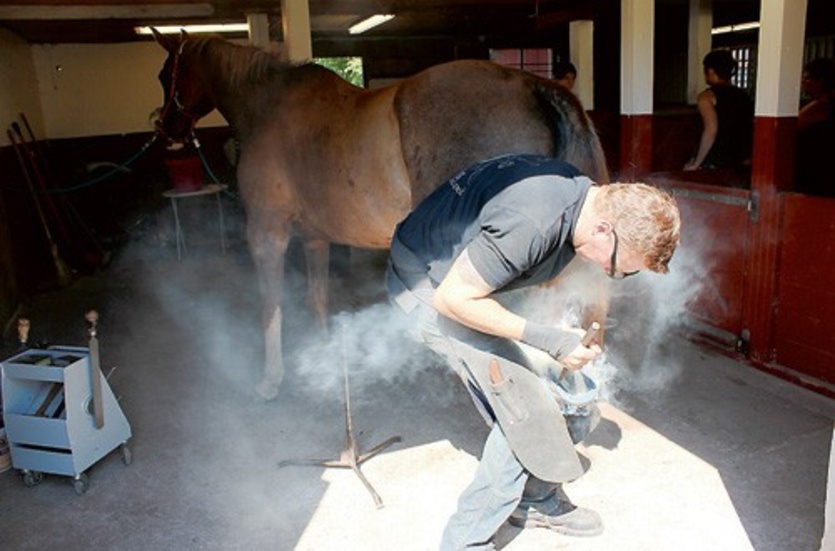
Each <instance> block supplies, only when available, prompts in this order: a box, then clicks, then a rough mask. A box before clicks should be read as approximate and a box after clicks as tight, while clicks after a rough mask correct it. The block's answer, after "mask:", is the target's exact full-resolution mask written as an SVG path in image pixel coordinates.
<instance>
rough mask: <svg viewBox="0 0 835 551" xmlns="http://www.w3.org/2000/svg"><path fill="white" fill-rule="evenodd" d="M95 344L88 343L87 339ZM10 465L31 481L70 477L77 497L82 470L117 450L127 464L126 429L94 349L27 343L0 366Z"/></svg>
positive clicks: (83, 484) (84, 484)
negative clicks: (47, 476)
mask: <svg viewBox="0 0 835 551" xmlns="http://www.w3.org/2000/svg"><path fill="white" fill-rule="evenodd" d="M91 342H93V341H91ZM0 366H2V376H3V384H2V393H3V407H4V413H3V417H4V421H5V425H6V436H7V440H8V443H9V448H10V451H11V456H12V467H13V468H15V469H18V470H20V471H22V474H23V482H24V484H26V485H27V486H36V485H38V484H39V483H40V482H41V481H42V480H43V475H44V473H48V474H57V475H65V476H72V477H73V487H74V488H75V491H76V493H77V494H79V495H81V494H83V493H84V492H86V491H87V488H88V487H89V478H88V475H87V474H86V473H85V471H86V470H87V469H88V468H89V467H90V466H91V465H93V464H94V463H96V462H97V461H99V460H100V459H102V458H103V457H104V456H105V455H107V454H109V453H110V452H112V451H113V450H115V449H116V448H121V452H122V461H123V462H124V463H125V465H129V464H130V461H131V451H130V446H129V440H130V437H131V429H130V425H129V424H128V421H127V419H126V418H125V415H124V414H123V413H122V410H121V408H120V407H119V404H118V402H117V401H116V398H115V397H114V395H113V392H112V390H111V389H110V386H109V385H108V383H107V380H106V378H105V377H104V376H103V375H102V373H101V371H100V370H99V369H98V347H97V345H96V346H95V347H93V349H92V353H91V348H87V347H69V346H52V347H49V348H46V349H43V350H39V349H29V350H26V351H25V352H21V353H20V354H17V355H16V356H13V357H11V358H9V359H8V360H6V361H4V362H2V364H0Z"/></svg>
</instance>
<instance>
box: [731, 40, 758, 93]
mask: <svg viewBox="0 0 835 551" xmlns="http://www.w3.org/2000/svg"><path fill="white" fill-rule="evenodd" d="M731 55H733V56H734V59H735V60H736V63H737V67H736V74H735V75H734V76H733V77H732V78H731V84H733V85H734V86H738V87H739V88H742V89H743V90H745V91H747V92H748V93H749V94H751V96H753V95H754V86H755V85H756V83H757V47H756V46H736V47H734V48H731Z"/></svg>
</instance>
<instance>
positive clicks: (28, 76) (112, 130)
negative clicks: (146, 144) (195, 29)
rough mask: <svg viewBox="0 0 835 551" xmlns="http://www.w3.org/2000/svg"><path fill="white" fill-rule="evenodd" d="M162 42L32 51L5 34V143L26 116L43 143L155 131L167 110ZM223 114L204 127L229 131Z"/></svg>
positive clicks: (1, 82)
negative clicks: (155, 118) (155, 116)
mask: <svg viewBox="0 0 835 551" xmlns="http://www.w3.org/2000/svg"><path fill="white" fill-rule="evenodd" d="M165 56H166V53H165V51H164V50H163V49H162V48H161V47H160V46H159V45H158V44H157V43H156V42H152V41H149V42H137V43H126V44H44V45H40V44H39V45H32V46H30V45H29V44H27V43H26V42H24V41H23V40H22V39H20V38H19V37H17V35H15V34H13V33H11V32H8V31H5V30H3V29H0V123H1V124H2V125H3V130H4V132H3V133H2V135H0V144H3V145H5V144H7V143H8V139H7V137H6V135H5V129H6V128H8V127H9V125H10V124H11V123H12V122H14V121H16V120H17V121H19V116H18V113H20V112H23V113H25V114H26V117H27V118H28V119H29V122H30V123H31V124H32V127H33V129H34V131H35V135H36V136H37V137H38V138H44V137H45V138H50V139H55V138H74V137H82V136H102V135H108V134H127V133H134V132H150V131H151V130H152V126H151V123H150V121H149V116H150V114H151V112H152V111H153V110H154V109H155V108H157V107H160V106H161V105H162V103H163V97H162V88H161V86H160V84H159V81H158V80H157V74H158V73H159V70H160V69H161V68H162V64H163V62H164V61H165ZM224 125H226V122H225V121H224V120H223V117H221V116H220V114H219V113H217V111H215V112H213V113H211V114H210V115H209V116H208V117H205V118H204V119H203V120H201V121H200V123H199V125H198V126H201V127H203V126H224Z"/></svg>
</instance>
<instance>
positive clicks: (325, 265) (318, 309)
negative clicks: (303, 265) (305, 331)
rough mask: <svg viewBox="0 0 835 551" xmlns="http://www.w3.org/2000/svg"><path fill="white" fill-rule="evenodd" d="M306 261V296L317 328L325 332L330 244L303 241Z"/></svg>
mask: <svg viewBox="0 0 835 551" xmlns="http://www.w3.org/2000/svg"><path fill="white" fill-rule="evenodd" d="M304 253H305V259H306V261H307V296H308V300H309V301H310V306H311V308H312V309H313V312H314V313H315V314H316V321H318V322H319V327H320V328H321V329H322V330H323V331H326V330H327V316H328V283H329V275H330V274H329V267H330V262H329V261H330V243H328V242H327V241H322V240H320V239H305V241H304Z"/></svg>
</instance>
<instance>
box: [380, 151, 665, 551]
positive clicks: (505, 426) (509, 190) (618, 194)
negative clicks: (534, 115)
mask: <svg viewBox="0 0 835 551" xmlns="http://www.w3.org/2000/svg"><path fill="white" fill-rule="evenodd" d="M680 224H681V222H680V217H679V211H678V207H677V206H676V203H675V200H674V199H673V198H672V197H671V196H670V195H669V194H667V193H665V192H663V191H661V190H659V189H656V188H653V187H651V186H647V185H645V184H639V183H629V184H619V183H617V184H608V185H603V186H601V185H596V184H595V183H594V182H592V181H591V180H590V179H589V178H587V177H586V176H584V175H582V174H581V173H580V172H579V171H578V170H577V169H576V168H575V167H573V166H572V165H570V164H568V163H565V162H563V161H560V160H558V159H553V158H548V157H541V156H537V155H507V156H502V157H497V158H495V159H490V160H487V161H483V162H481V163H478V164H476V165H474V166H473V167H470V168H469V169H466V170H464V171H462V172H460V173H458V174H457V175H455V176H453V177H452V178H451V179H450V180H448V181H447V182H446V183H444V184H443V185H441V186H440V187H438V189H436V190H435V191H434V192H432V193H431V194H430V195H429V196H428V197H427V198H426V199H424V200H423V201H422V202H421V203H420V204H419V205H418V206H417V207H416V208H415V210H414V211H413V212H412V213H411V214H409V216H407V217H406V218H405V219H404V220H403V221H402V222H400V224H398V226H397V229H396V230H395V233H394V235H393V237H392V242H391V250H390V256H389V263H388V269H387V272H386V288H387V290H388V294H389V297H390V298H391V300H392V302H393V303H394V304H396V305H397V306H399V307H400V309H402V310H403V312H404V313H406V314H407V315H408V316H409V318H410V320H411V321H412V322H413V323H414V326H415V327H416V329H417V330H418V332H419V337H420V338H421V339H422V340H423V342H424V343H425V344H426V345H427V346H428V347H429V348H430V349H432V350H433V351H435V352H437V353H438V354H439V355H440V357H441V358H443V359H444V360H445V361H446V363H447V364H448V365H449V367H450V368H451V369H453V370H454V371H455V373H456V374H457V375H458V376H459V377H460V379H461V381H462V383H463V386H464V388H465V389H466V391H467V392H468V393H469V395H470V398H471V399H472V400H473V403H474V405H475V406H476V408H477V409H478V411H479V413H481V415H482V417H483V418H484V420H485V421H486V422H487V424H488V426H490V427H491V430H490V434H489V436H488V437H487V441H486V443H485V444H484V450H483V452H482V456H481V460H480V462H479V466H478V468H477V470H476V473H475V478H474V480H473V481H472V483H471V484H470V486H469V487H468V488H467V489H466V490H464V493H463V494H462V495H461V497H460V499H459V501H458V510H457V512H456V513H455V514H454V515H453V516H452V517H451V518H450V520H449V522H448V523H447V526H446V529H445V530H444V533H443V536H442V541H441V545H440V549H441V551H459V550H462V549H467V550H474V549H481V550H488V549H493V548H494V547H493V543H492V539H493V536H494V534H495V533H496V531H497V530H498V529H499V528H500V527H501V525H502V524H503V523H504V522H505V521H506V520H509V522H510V523H511V524H513V525H515V526H520V527H525V528H536V527H540V528H545V529H548V530H552V531H555V532H557V533H561V534H566V535H573V536H594V535H597V534H599V533H600V532H601V531H602V530H603V524H602V522H601V519H600V516H599V515H598V514H597V513H596V512H595V511H592V510H590V509H587V508H584V507H577V506H575V505H574V504H573V503H571V501H570V500H569V499H568V497H567V496H566V495H565V493H563V491H562V487H561V483H563V482H568V481H570V480H574V479H576V478H579V477H580V476H581V475H582V474H583V469H582V466H581V465H580V462H579V460H578V457H577V452H576V450H575V449H574V443H575V442H578V441H581V440H582V439H584V438H585V436H586V435H587V434H588V432H590V431H591V430H592V429H593V428H594V427H593V426H592V425H591V424H588V425H585V426H583V427H580V428H581V430H578V431H576V432H574V431H572V430H571V427H570V426H569V425H568V424H567V422H566V418H565V417H564V414H563V410H562V409H561V408H560V406H559V405H558V404H557V402H556V400H555V399H554V398H553V396H551V395H550V394H549V393H548V391H547V390H546V387H545V385H544V384H542V380H541V379H540V378H539V376H538V375H537V374H536V373H535V371H534V370H535V367H534V366H533V365H532V363H531V361H530V360H529V359H528V357H527V356H526V354H525V353H524V351H523V349H522V348H521V347H520V346H519V344H518V343H517V341H518V342H522V343H525V344H527V345H529V346H532V347H534V348H537V349H539V350H542V351H545V352H547V353H548V355H549V356H550V357H551V358H552V359H553V360H554V362H553V365H552V366H551V367H550V368H549V369H551V370H552V371H554V370H555V371H556V372H557V373H558V374H559V376H560V378H562V377H563V376H565V375H568V374H576V370H579V369H581V368H582V367H583V366H584V365H585V364H586V363H587V362H589V361H591V360H593V359H594V358H595V357H596V356H597V355H599V354H600V353H601V349H600V346H599V345H598V344H596V343H594V342H588V343H586V344H584V343H583V342H582V340H581V338H580V336H579V335H578V334H577V332H575V331H572V330H570V329H561V328H558V327H554V326H551V325H549V324H546V323H541V322H537V321H535V320H531V319H526V318H525V317H523V316H521V315H519V314H517V313H514V312H512V311H511V310H509V309H507V308H506V307H505V306H503V305H502V303H501V302H500V300H501V296H502V295H503V293H504V292H506V291H511V290H514V289H519V288H524V287H528V286H531V285H538V284H541V283H545V282H547V281H550V280H552V279H553V278H555V277H556V276H557V275H558V274H559V273H560V272H561V271H562V270H563V269H564V268H565V267H566V266H567V265H568V263H569V262H570V261H571V260H572V258H574V256H575V255H576V256H579V257H580V258H581V259H583V260H585V261H587V262H590V263H592V264H594V265H597V266H599V267H600V268H601V269H602V270H603V271H604V272H605V273H606V274H607V275H609V277H611V278H613V279H623V278H625V277H627V276H629V275H632V274H634V273H637V272H638V271H640V270H649V271H652V272H657V273H666V272H667V271H668V268H667V264H668V263H669V261H670V259H671V257H672V255H673V253H674V251H675V249H676V247H677V245H678V242H679V236H680ZM577 329H578V330H579V328H577ZM581 333H582V332H581ZM557 362H559V363H557ZM563 370H566V371H563ZM571 376H573V375H571Z"/></svg>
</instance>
